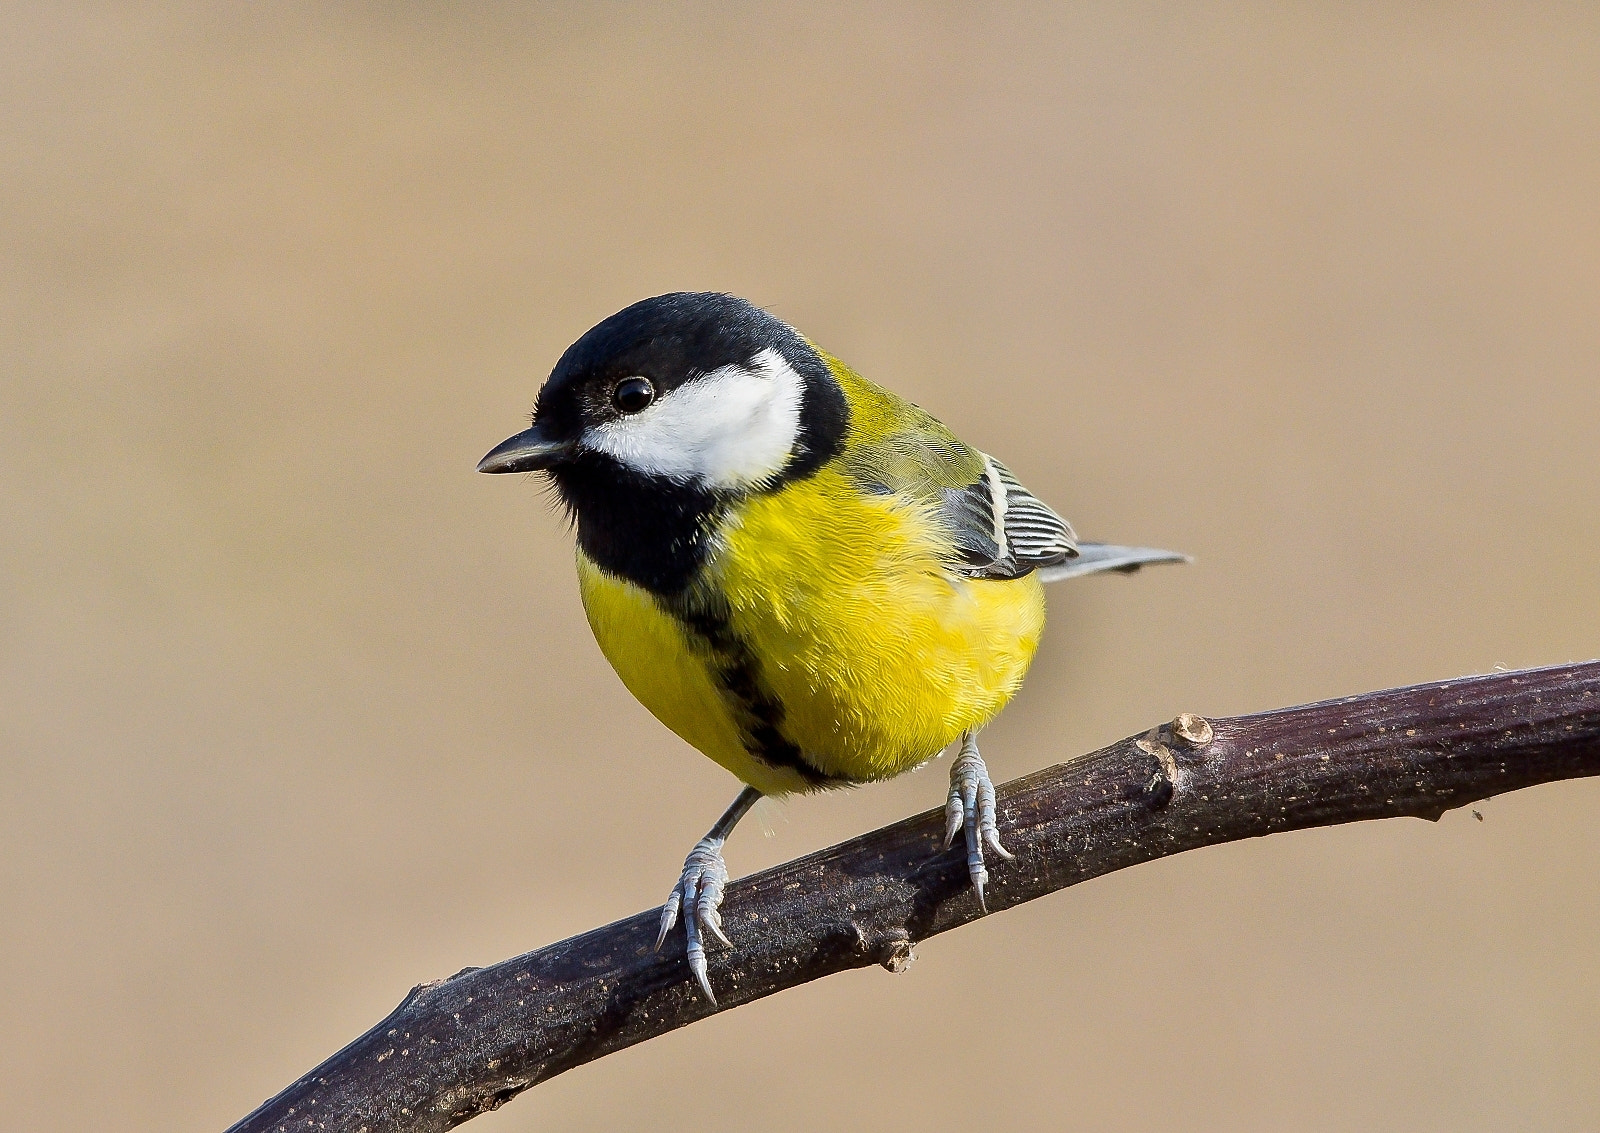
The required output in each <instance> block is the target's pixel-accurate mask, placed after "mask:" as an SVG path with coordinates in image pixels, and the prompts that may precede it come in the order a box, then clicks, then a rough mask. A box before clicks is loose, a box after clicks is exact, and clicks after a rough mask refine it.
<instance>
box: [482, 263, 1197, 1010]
mask: <svg viewBox="0 0 1600 1133" xmlns="http://www.w3.org/2000/svg"><path fill="white" fill-rule="evenodd" d="M478 470H479V471H480V472H544V473H546V474H548V475H549V477H550V479H551V481H553V483H554V486H555V490H556V492H557V494H558V495H559V497H560V499H561V501H562V502H563V503H564V504H565V506H566V508H567V510H568V511H569V513H570V515H571V518H572V519H573V520H574V522H575V526H576V529H577V543H578V547H577V565H578V582H579V589H580V592H581V595H582V599H583V607H584V610H585V612H586V613H587V614H588V617H589V625H590V626H591V627H592V629H593V630H594V635H595V638H596V640H597V641H598V642H599V644H600V649H601V651H602V652H603V653H604V654H605V656H606V659H607V660H609V661H610V662H611V665H612V667H613V668H615V669H616V671H617V674H618V675H619V676H620V677H621V678H622V682H623V684H625V685H626V686H627V687H628V690H629V691H630V692H632V693H633V695H634V696H636V697H637V698H638V699H639V700H640V701H641V702H642V703H643V704H644V705H645V707H646V708H648V709H649V710H650V711H651V712H652V713H654V714H655V716H656V718H657V719H659V720H660V721H661V722H662V723H664V724H665V725H666V726H667V727H669V728H671V729H672V730H673V731H674V732H676V733H677V734H678V735H679V736H681V737H683V739H685V740H686V741H688V742H689V743H690V744H691V745H692V746H694V747H696V748H698V749H699V750H700V751H702V752H704V753H705V754H706V755H708V756H710V757H711V758H712V759H713V760H715V761H716V762H717V763H720V764H721V765H722V766H723V767H725V768H727V769H728V770H729V771H731V772H733V774H734V775H736V776H738V777H739V779H740V780H742V781H743V782H744V783H745V784H747V785H746V786H745V788H744V789H743V790H742V791H741V792H740V793H739V796H738V798H737V799H735V800H734V802H733V805H731V806H730V807H729V808H728V809H727V811H726V812H725V813H724V814H723V815H722V817H721V818H719V819H718V820H717V822H716V825H714V826H713V827H712V828H711V830H710V832H709V833H707V834H706V836H705V837H704V838H702V839H701V840H700V842H699V843H698V844H697V845H696V846H695V847H694V850H693V851H692V852H691V853H690V854H689V857H688V859H687V860H686V861H685V862H684V866H683V872H682V874H681V876H680V877H679V880H678V883H677V885H676V886H675V887H674V888H673V890H672V894H671V896H670V897H669V898H668V900H667V902H666V905H665V906H664V907H663V909H662V913H661V931H660V936H659V937H658V939H657V941H656V947H657V948H660V947H661V944H662V942H663V941H665V940H666V937H667V934H668V932H670V931H671V929H672V927H673V925H674V924H675V923H676V921H677V918H678V916H679V914H680V912H681V913H682V916H683V922H684V928H685V930H686V933H687V936H688V947H687V958H688V963H689V968H690V970H691V971H692V972H693V974H694V977H695V979H696V980H697V981H698V983H699V986H700V990H701V991H702V992H703V993H704V994H705V996H706V998H707V1000H709V1001H710V1002H712V1003H713V1004H714V1003H715V1002H716V998H715V996H714V995H713V994H712V991H711V984H710V981H709V979H708V978H707V975H706V955H705V944H706V942H707V938H708V937H714V938H715V939H717V940H718V941H721V942H722V943H723V944H724V945H728V943H729V942H728V938H727V936H726V935H725V934H724V933H723V930H722V918H721V914H720V912H719V906H720V905H721V902H722V892H723V887H724V886H725V885H726V883H727V879H728V871H727V867H726V866H725V865H724V863H723V860H722V846H723V843H724V842H725V841H726V839H727V837H728V834H729V833H730V831H732V829H733V827H734V825H735V824H736V823H737V822H738V821H739V819H741V818H742V817H743V816H744V815H745V813H746V812H747V811H749V809H750V808H751V806H753V805H754V804H755V802H756V800H758V799H759V798H760V797H761V796H762V795H787V794H793V793H796V792H810V791H819V790H824V789H826V788H830V787H845V786H852V785H855V784H858V783H867V782H872V781H874V780H878V779H887V778H889V777H891V776H894V775H899V774H900V773H902V772H904V771H909V770H911V769H912V768H914V767H917V766H919V765H921V764H923V763H926V762H928V761H929V760H930V759H932V758H933V757H934V756H936V755H938V754H939V753H940V752H941V751H943V750H944V749H945V748H946V747H948V746H950V745H951V744H953V743H959V754H958V756H957V758H956V760H955V761H954V763H953V765H952V766H951V768H950V793H949V797H948V800H947V802H946V805H945V813H946V833H945V846H946V848H948V847H949V846H950V844H951V842H952V841H953V840H954V838H955V835H956V833H957V832H958V831H963V830H964V831H965V843H966V859H967V870H968V874H969V876H970V878H971V881H972V886H973V889H974V890H975V892H976V895H977V900H978V903H979V905H980V906H981V905H983V901H984V885H985V883H986V882H987V880H988V872H987V870H986V869H985V866H984V853H985V850H987V851H989V852H990V853H993V854H995V855H997V856H999V857H1002V858H1010V857H1011V854H1010V853H1008V852H1007V851H1006V849H1005V848H1004V846H1002V845H1001V842H1000V837H999V831H998V828H997V826H996V820H995V794H994V786H993V784H992V783H991V782H990V779H989V774H988V771H987V770H986V768H985V767H984V763H983V758H982V756H980V755H979V754H978V744H977V735H978V730H979V729H980V728H981V727H983V726H984V725H985V724H986V723H988V722H989V720H991V719H992V718H993V717H994V716H995V714H996V713H998V712H999V711H1000V709H1001V708H1003V707H1004V706H1005V705H1006V703H1007V702H1008V701H1009V700H1010V699H1011V697H1012V696H1013V695H1014V694H1015V693H1016V691H1017V688H1018V686H1019V685H1020V684H1021V683H1022V678H1023V676H1024V675H1025V674H1026V673H1027V671H1028V665H1029V663H1030V662H1031V661H1032V659H1033V654H1034V651H1035V649H1037V647H1038V645H1039V635H1040V633H1041V631H1042V630H1043V629H1044V612H1045V609H1044V589H1043V586H1042V583H1044V582H1050V581H1054V580H1056V579H1060V578H1068V577H1072V576H1074V575H1079V574H1090V573H1094V572H1096V571H1110V570H1116V571H1129V570H1135V569H1137V568H1138V567H1139V566H1141V565H1143V564H1146V563H1163V562H1180V561H1183V560H1184V559H1185V556H1183V555H1180V554H1175V553H1173V552H1170V551H1160V550H1155V549H1152V548H1143V547H1119V546H1112V545H1108V544H1103V543H1081V542H1079V541H1078V539H1077V537H1076V536H1075V535H1074V534H1073V531H1072V528H1071V526H1070V525H1068V523H1067V522H1066V520H1064V519H1062V518H1061V517H1060V516H1059V515H1057V514H1056V513H1055V512H1054V511H1052V510H1051V509H1050V508H1049V507H1047V506H1046V505H1045V504H1043V503H1042V502H1040V501H1039V500H1038V499H1037V498H1035V497H1034V496H1033V495H1032V494H1030V493H1029V492H1028V490H1027V489H1026V488H1024V487H1023V486H1022V485H1021V484H1020V483H1019V482H1018V481H1017V478H1016V477H1015V476H1013V475H1012V474H1011V472H1010V470H1009V469H1007V468H1006V466H1005V465H1003V464H1001V463H1000V462H999V461H998V460H995V459H994V458H993V457H991V456H988V455H986V454H984V453H982V452H979V451H978V450H977V449H974V448H970V447H968V446H967V445H964V444H962V443H961V441H959V440H957V439H956V438H955V436H954V435H953V434H952V433H951V432H950V431H949V430H948V429H946V428H945V427H944V426H943V425H942V424H940V423H939V422H938V421H936V420H935V419H934V418H933V417H931V416H929V415H928V414H927V413H924V412H923V411H922V410H921V409H918V408H917V407H916V406H915V405H912V404H910V403H909V402H907V401H904V400H902V399H901V398H899V397H896V396H895V395H894V394H892V393H890V392H889V391H887V390H885V389H882V388H880V387H878V386H876V385H874V384H873V383H871V382H869V381H867V380H866V379H865V378H863V377H861V376H860V375H859V374H857V373H856V372H855V371H853V370H851V369H850V368H849V367H848V366H846V365H845V364H844V363H842V362H840V361H839V360H838V359H837V358H834V357H832V356H830V355H828V354H825V353H824V352H822V351H821V350H819V349H818V348H817V347H815V346H813V345H812V344H811V343H810V342H809V341H808V340H807V339H805V338H804V337H802V336H801V335H800V334H799V333H797V332H796V331H795V330H794V329H793V328H791V327H789V326H788V325H786V324H785V323H783V322H781V321H779V320H778V319H777V318H775V317H773V316H772V315H770V314H768V313H767V312H766V311H764V310H762V309H760V308H759V307H756V306H754V305H753V304H751V303H748V302H746V301H745V300H743V299H738V298H735V297H734V296H731V295H721V294H715V293H687V292H685V293H677V294H671V295H659V296H656V297H655V298H652V299H645V300H643V301H641V302H638V303H635V304H633V305H632V306H631V307H628V308H626V309H624V310H622V311H619V312H618V313H616V314H615V315H612V316H611V317H610V318H608V319H605V320H604V321H603V322H601V323H599V324H598V325H597V326H595V327H594V328H593V329H591V330H590V331H589V332H588V333H586V334H584V335H583V337H582V338H580V339H578V341H577V342H575V343H573V345H572V346H571V347H570V348H568V350H567V351H566V353H565V354H563V355H562V356H561V360H560V361H559V362H557V363H556V366H555V369H554V370H552V371H551V373H550V377H549V379H548V380H547V381H546V382H545V384H544V387H543V388H542V389H541V390H540V391H539V395H538V400H537V403H536V405H535V408H534V415H533V427H532V428H530V429H527V430H525V431H523V432H521V433H518V434H517V435H516V436H514V437H511V438H510V439H509V440H506V441H505V442H503V443H502V444H500V445H498V446H497V447H495V448H494V449H493V450H492V451H491V452H490V453H489V454H488V455H487V456H485V457H484V458H483V460H482V461H481V462H480V463H479V465H478Z"/></svg>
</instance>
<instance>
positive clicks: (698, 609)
mask: <svg viewBox="0 0 1600 1133" xmlns="http://www.w3.org/2000/svg"><path fill="white" fill-rule="evenodd" d="M662 604H663V605H664V606H666V608H667V610H668V611H669V612H670V613H671V614H672V615H673V616H674V617H675V618H677V619H678V621H679V622H681V623H682V624H683V626H684V627H685V628H687V629H688V630H689V631H690V632H691V633H693V634H695V635H696V636H698V637H699V638H700V639H701V640H702V641H704V642H705V643H706V645H707V646H709V648H710V650H711V655H712V658H713V664H714V666H715V667H716V672H717V681H718V683H719V684H720V685H721V687H722V690H723V692H724V693H725V694H726V695H727V696H728V697H729V699H731V700H733V701H734V702H735V703H736V704H737V706H738V708H739V709H740V712H739V716H740V720H739V730H740V732H741V733H743V737H744V746H745V750H746V751H747V752H749V753H750V754H751V755H752V756H754V757H755V758H756V759H759V760H760V761H761V762H762V763H765V764H766V765H767V766H769V767H781V768H788V769H789V770H790V771H794V772H796V773H797V774H799V775H800V777H801V778H803V779H804V780H805V781H806V782H807V783H809V784H810V785H811V786H813V787H827V786H832V785H836V784H839V783H843V782H845V780H843V779H838V778H835V777H834V776H832V775H826V774H824V773H822V772H821V771H818V770H817V769H816V768H815V767H813V766H812V765H811V764H810V763H809V762H807V760H806V757H805V753H804V752H802V751H801V750H800V748H799V746H798V745H796V744H795V743H794V742H793V741H791V740H790V739H788V738H787V737H786V736H785V735H784V734H783V732H782V730H781V729H782V725H783V714H784V713H783V703H782V702H781V701H779V700H777V699H776V698H775V697H773V696H771V695H770V694H769V693H767V692H765V691H764V690H763V689H762V688H761V663H760V662H759V661H757V660H756V657H755V654H753V653H752V652H751V651H750V646H749V645H748V644H746V642H745V641H744V639H743V638H741V637H740V636H739V635H738V634H736V633H735V632H734V631H733V624H732V621H731V619H730V615H729V612H728V610H727V607H726V606H725V605H724V604H723V603H721V602H719V601H716V600H712V601H710V602H708V601H706V599H705V596H704V595H703V594H701V595H694V594H692V593H686V594H684V595H682V596H680V597H675V598H672V599H666V600H663V602H662Z"/></svg>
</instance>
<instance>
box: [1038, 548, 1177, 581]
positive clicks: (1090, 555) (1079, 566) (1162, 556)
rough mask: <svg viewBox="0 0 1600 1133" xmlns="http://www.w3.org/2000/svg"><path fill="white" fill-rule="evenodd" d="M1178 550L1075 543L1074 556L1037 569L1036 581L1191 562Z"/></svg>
mask: <svg viewBox="0 0 1600 1133" xmlns="http://www.w3.org/2000/svg"><path fill="white" fill-rule="evenodd" d="M1193 561H1194V560H1193V559H1191V558H1190V557H1189V556H1188V555H1185V554H1183V553H1181V552H1179V551H1160V550H1157V549H1156V548H1154V547H1118V546H1117V545H1115V544H1114V543H1079V544H1078V557H1077V558H1074V559H1068V560H1067V561H1066V562H1064V563H1060V564H1058V565H1057V566H1048V567H1040V568H1039V581H1040V582H1060V581H1061V580H1062V579H1063V578H1077V577H1078V576H1079V575H1080V574H1099V573H1100V572H1101V571H1107V570H1114V571H1116V572H1117V573H1119V574H1132V573H1133V572H1134V571H1136V570H1138V569H1139V568H1140V567H1142V566H1146V565H1148V564H1152V563H1188V562H1193Z"/></svg>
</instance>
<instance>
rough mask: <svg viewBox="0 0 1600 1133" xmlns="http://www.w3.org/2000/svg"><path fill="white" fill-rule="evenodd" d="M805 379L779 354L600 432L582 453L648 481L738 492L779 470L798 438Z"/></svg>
mask: <svg viewBox="0 0 1600 1133" xmlns="http://www.w3.org/2000/svg"><path fill="white" fill-rule="evenodd" d="M804 387H805V379H804V378H802V377H801V376H800V375H799V374H798V373H796V372H795V370H794V367H792V366H790V365H789V363H788V362H786V361H784V359H783V356H782V355H781V354H779V353H778V352H777V351H776V350H763V351H762V352H761V353H760V354H757V355H756V356H755V358H753V359H751V361H750V364H749V365H748V366H724V367H723V368H722V369H720V370H713V371H712V372H711V373H709V374H706V375H704V376H702V377H698V378H694V379H692V380H690V381H687V382H685V383H684V384H683V385H681V386H679V387H678V388H677V389H674V390H672V391H670V392H669V393H666V394H664V395H663V396H662V397H660V398H658V399H657V400H656V402H655V404H653V405H651V406H650V408H648V409H646V410H644V411H643V412H642V413H635V414H633V415H632V416H629V417H620V418H618V419H617V420H615V421H607V422H606V423H605V424H603V425H596V426H595V427H594V428H592V429H589V430H588V431H587V432H586V433H585V434H584V436H583V444H584V447H586V448H590V449H593V450H595V451H596V452H603V453H606V454H607V455H608V456H611V457H613V458H614V459H616V460H618V461H620V462H621V463H623V464H625V465H627V466H628V467H629V468H632V469H635V470H636V471H639V472H643V473H645V474H646V475H650V476H665V477H668V478H669V479H673V480H678V481H682V482H686V483H687V482H699V483H702V484H705V485H707V486H709V487H718V488H739V487H744V486H746V485H749V484H753V483H755V482H756V481H758V480H763V479H765V478H766V477H768V476H771V475H772V474H773V473H775V472H777V471H778V470H779V469H781V468H782V467H783V466H784V464H785V463H786V462H787V461H788V459H789V453H790V452H791V451H792V450H793V449H794V443H795V440H796V439H797V438H798V437H799V435H800V400H801V394H802V392H803V391H804Z"/></svg>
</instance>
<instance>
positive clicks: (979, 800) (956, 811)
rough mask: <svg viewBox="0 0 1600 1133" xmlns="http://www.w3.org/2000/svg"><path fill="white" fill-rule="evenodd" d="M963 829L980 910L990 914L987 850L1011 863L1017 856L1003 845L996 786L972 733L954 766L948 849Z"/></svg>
mask: <svg viewBox="0 0 1600 1133" xmlns="http://www.w3.org/2000/svg"><path fill="white" fill-rule="evenodd" d="M963 828H965V830H966V836H967V876H968V877H970V878H972V888H973V891H974V892H975V893H977V895H978V908H980V909H982V910H983V911H984V912H986V913H987V912H988V911H989V906H988V905H986V904H985V903H984V900H983V887H984V886H985V885H987V884H988V883H989V871H988V870H987V869H986V868H985V867H984V864H983V851H984V847H988V848H989V849H990V850H992V851H993V852H994V853H995V854H996V855H998V856H999V857H1002V858H1004V859H1005V860H1006V861H1011V860H1012V857H1013V855H1012V853H1011V852H1010V851H1009V850H1007V849H1006V848H1005V847H1004V846H1002V845H1001V844H1000V831H999V828H998V827H997V826H996V824H995V806H994V783H993V782H991V781H990V779H989V769H988V768H987V767H985V766H984V765H983V756H981V755H979V754H978V738H977V736H976V735H975V734H973V733H972V732H967V733H965V734H964V735H963V736H962V737H961V750H960V752H958V753H957V755H956V761H955V762H954V763H953V764H951V765H950V798H949V801H948V802H946V803H945V807H944V848H945V849H947V850H948V849H949V848H950V846H951V843H953V842H954V841H955V838H956V831H958V830H961V829H963Z"/></svg>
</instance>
